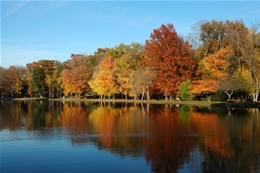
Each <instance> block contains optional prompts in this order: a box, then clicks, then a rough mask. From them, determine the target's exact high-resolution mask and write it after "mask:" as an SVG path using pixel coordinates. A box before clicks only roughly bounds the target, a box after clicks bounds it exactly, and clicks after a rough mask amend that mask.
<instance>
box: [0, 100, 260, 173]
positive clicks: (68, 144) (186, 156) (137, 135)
mask: <svg viewBox="0 0 260 173" xmlns="http://www.w3.org/2000/svg"><path fill="white" fill-rule="evenodd" d="M0 134H1V138H0V145H1V154H0V155H1V158H0V166H1V171H0V172H1V173H9V172H10V173H23V172H24V173H30V172H32V173H36V172H37V173H41V172H43V173H46V172H66V173H71V172H95V173H96V172H111V173H112V172H113V173H116V172H123V173H128V172H129V173H132V172H142V173H144V172H155V173H159V172H178V173H186V172H187V173H188V172H192V173H193V172H195V173H199V172H210V173H211V172H218V173H219V172H221V173H225V172H228V173H233V172H234V173H239V172H241V173H251V172H252V173H259V172H260V110H259V109H257V108H254V109H253V108H252V109H235V108H230V109H227V108H219V107H214V106H212V107H194V106H193V107H191V106H180V105H153V104H140V103H139V104H134V103H104V102H103V103H101V102H83V101H82V102H76V101H75V102H73V101H71V102H69V101H68V102H61V101H42V100H40V101H39V100H38V101H14V102H1V103H0Z"/></svg>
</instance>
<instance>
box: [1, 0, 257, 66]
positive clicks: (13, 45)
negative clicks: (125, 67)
mask: <svg viewBox="0 0 260 173" xmlns="http://www.w3.org/2000/svg"><path fill="white" fill-rule="evenodd" d="M213 19H215V20H223V21H225V20H232V21H234V20H240V19H243V21H244V23H245V24H246V26H248V27H250V26H251V25H252V24H253V23H255V22H257V21H260V1H163V2H161V1H3V0H2V1H1V64H0V65H1V66H2V67H5V68H8V67H9V66H11V65H18V66H26V64H27V63H31V62H34V61H38V60H41V59H49V60H58V61H61V62H63V61H65V60H68V59H70V55H71V54H72V53H74V54H76V53H81V54H87V55H90V54H93V53H94V51H96V50H97V48H99V47H101V48H104V47H114V46H116V45H119V44H120V43H125V44H130V43H132V42H139V43H142V44H144V43H145V40H147V39H149V37H150V34H151V32H153V29H157V28H159V27H160V26H161V25H162V24H167V23H172V24H173V25H174V27H175V29H176V31H177V33H179V34H181V35H183V36H186V35H187V33H189V32H190V27H191V26H192V25H193V24H194V23H196V22H198V21H200V20H208V21H211V20H213Z"/></svg>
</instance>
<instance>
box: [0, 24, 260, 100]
mask: <svg viewBox="0 0 260 173" xmlns="http://www.w3.org/2000/svg"><path fill="white" fill-rule="evenodd" d="M191 28H192V29H191V32H190V33H189V34H188V36H187V37H186V38H185V39H184V38H183V37H182V36H180V35H179V34H178V33H177V31H176V30H175V29H174V25H173V24H166V25H164V24H163V25H161V26H160V28H157V29H154V30H153V32H152V33H151V34H150V38H149V39H148V40H145V43H144V44H141V43H137V42H133V43H131V44H124V43H121V44H119V45H116V46H114V47H112V48H106V47H105V48H98V49H97V50H96V51H95V52H94V53H93V55H86V54H71V56H70V59H68V60H67V61H64V62H59V61H57V60H47V59H44V60H39V61H37V62H29V63H27V64H26V67H22V66H10V67H9V68H3V67H1V66H0V71H1V72H0V94H1V96H0V97H12V98H14V97H48V98H100V99H108V98H109V99H140V100H144V99H146V100H149V99H157V100H158V99H166V100H203V99H204V100H209V101H215V100H218V101H222V100H227V101H233V100H238V101H253V102H257V101H259V94H260V93H259V91H260V33H259V26H257V25H253V26H250V27H247V26H245V24H244V22H243V21H241V20H240V21H239V20H237V21H229V20H226V21H216V20H212V21H199V22H197V23H195V24H194V25H193V26H192V27H191Z"/></svg>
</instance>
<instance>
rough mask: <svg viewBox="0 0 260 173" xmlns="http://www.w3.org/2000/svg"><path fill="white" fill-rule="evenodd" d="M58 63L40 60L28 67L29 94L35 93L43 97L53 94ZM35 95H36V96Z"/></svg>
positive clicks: (29, 64)
mask: <svg viewBox="0 0 260 173" xmlns="http://www.w3.org/2000/svg"><path fill="white" fill-rule="evenodd" d="M57 62H58V61H55V60H39V61H37V62H32V63H28V64H27V65H26V69H27V70H26V80H27V84H28V94H29V95H33V94H34V93H35V92H36V93H38V94H40V95H41V96H46V94H47V93H49V96H50V93H52V92H53V89H54V83H55V81H56V80H57V79H56V78H54V75H53V74H54V71H55V66H56V63H57ZM36 93H35V94H36Z"/></svg>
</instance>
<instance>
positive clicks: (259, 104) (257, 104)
mask: <svg viewBox="0 0 260 173" xmlns="http://www.w3.org/2000/svg"><path fill="white" fill-rule="evenodd" d="M35 100H47V101H62V102H73V101H77V102H113V103H137V104H140V103H143V104H158V105H162V104H168V105H187V106H202V107H208V106H214V107H227V108H229V107H232V108H233V107H234V108H259V109H260V102H209V101H175V100H168V101H166V100H131V99H128V100H126V99H114V100H113V99H78V98H46V97H43V98H39V97H37V98H36V97H33V98H0V101H8V102H10V101H35Z"/></svg>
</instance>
